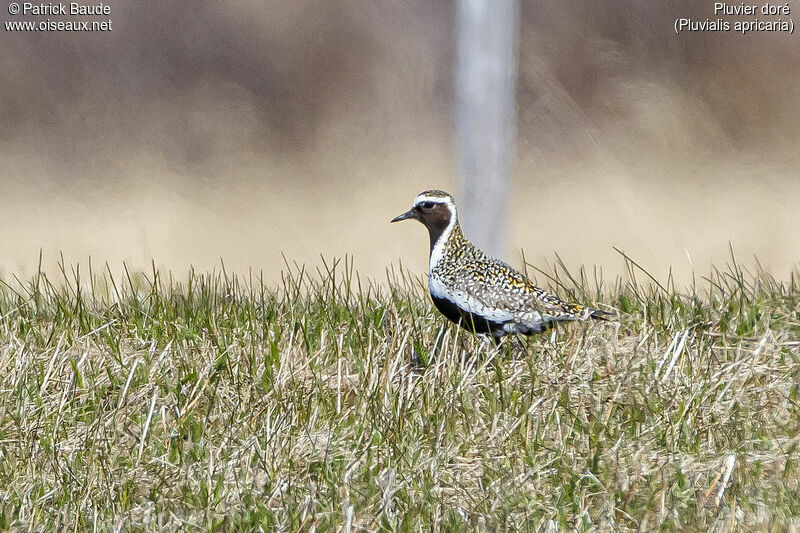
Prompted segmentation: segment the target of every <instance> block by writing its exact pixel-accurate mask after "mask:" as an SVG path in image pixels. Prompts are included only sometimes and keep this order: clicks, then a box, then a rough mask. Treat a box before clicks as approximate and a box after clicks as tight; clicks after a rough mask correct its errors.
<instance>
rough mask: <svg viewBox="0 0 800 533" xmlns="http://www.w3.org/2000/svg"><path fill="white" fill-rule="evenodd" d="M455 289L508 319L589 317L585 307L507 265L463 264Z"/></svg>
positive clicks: (547, 319) (576, 318) (458, 271)
mask: <svg viewBox="0 0 800 533" xmlns="http://www.w3.org/2000/svg"><path fill="white" fill-rule="evenodd" d="M455 277H456V284H455V285H456V287H457V288H458V289H460V290H462V291H464V292H465V293H466V295H467V297H468V298H469V300H470V301H472V302H476V303H478V304H479V305H480V306H481V307H482V308H485V309H495V310H503V311H504V313H505V314H507V315H509V317H508V318H507V319H510V318H516V319H522V320H533V321H539V320H544V321H545V322H547V321H552V320H580V319H583V318H585V316H587V315H588V313H589V311H591V310H589V309H588V308H586V307H583V306H580V305H575V304H569V303H567V302H565V301H563V300H561V299H560V298H558V297H557V296H553V295H552V294H549V293H548V292H547V291H545V290H544V289H540V288H539V287H537V286H535V285H534V284H533V282H531V281H530V280H529V279H528V278H526V277H525V276H524V275H522V274H521V273H520V272H518V271H517V270H515V269H514V268H512V267H510V266H508V265H506V264H505V263H500V262H495V263H492V264H491V265H489V266H487V264H486V263H485V262H483V261H464V262H462V264H461V265H460V268H459V269H458V270H457V272H456V275H455Z"/></svg>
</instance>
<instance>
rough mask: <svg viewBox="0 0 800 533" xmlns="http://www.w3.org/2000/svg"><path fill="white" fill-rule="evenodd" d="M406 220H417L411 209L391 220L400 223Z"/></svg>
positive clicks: (415, 213)
mask: <svg viewBox="0 0 800 533" xmlns="http://www.w3.org/2000/svg"><path fill="white" fill-rule="evenodd" d="M408 218H417V212H416V211H414V210H413V209H409V210H408V211H406V212H405V213H403V214H402V215H398V216H396V217H394V218H393V219H392V222H400V221H401V220H406V219H408Z"/></svg>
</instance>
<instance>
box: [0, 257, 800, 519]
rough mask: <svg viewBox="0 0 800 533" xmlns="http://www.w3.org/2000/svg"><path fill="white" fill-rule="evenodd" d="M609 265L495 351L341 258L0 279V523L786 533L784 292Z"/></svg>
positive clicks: (556, 279) (419, 291)
mask: <svg viewBox="0 0 800 533" xmlns="http://www.w3.org/2000/svg"><path fill="white" fill-rule="evenodd" d="M626 264H627V267H628V272H627V273H626V275H625V276H624V278H620V279H618V280H616V281H615V282H614V283H608V282H605V281H603V280H602V279H600V277H599V275H593V276H589V275H587V273H586V272H584V271H581V272H580V273H578V274H577V275H575V276H572V275H570V273H569V272H567V271H566V269H565V268H563V265H561V264H559V263H557V264H556V265H555V266H554V267H553V268H551V269H550V270H549V271H547V272H543V271H537V272H536V277H538V278H539V279H538V281H539V283H540V284H544V285H548V286H550V287H551V288H552V289H553V290H554V291H555V292H557V293H558V294H560V295H561V296H564V297H570V298H572V299H575V300H577V301H586V302H589V303H592V304H594V305H598V306H601V307H604V308H609V307H610V308H614V309H617V310H619V311H620V320H619V322H612V323H595V324H590V325H588V326H582V325H570V326H567V327H562V328H560V329H559V330H558V331H557V332H555V334H553V335H552V336H540V337H532V338H530V339H526V340H524V341H523V342H521V343H519V342H506V343H503V344H502V345H501V346H500V347H499V348H494V347H492V346H489V345H486V344H484V343H483V342H481V341H480V340H479V339H476V338H474V337H473V336H472V335H470V334H468V333H466V332H464V331H462V330H460V329H459V328H456V327H454V326H452V325H446V324H445V321H444V320H443V318H441V317H440V316H439V315H438V314H437V313H436V312H435V311H434V310H433V308H432V305H431V304H430V302H429V300H428V298H427V295H426V293H425V291H424V287H423V286H422V284H423V282H424V280H421V279H418V278H413V277H410V276H409V275H408V274H407V273H406V272H405V271H403V270H402V269H400V270H395V269H390V271H389V272H388V277H387V280H386V281H384V282H381V283H367V282H365V281H363V280H360V279H359V277H358V275H357V273H356V272H355V271H354V268H353V265H352V262H350V261H348V260H345V261H337V262H333V263H331V262H327V263H326V262H324V261H323V262H322V264H321V265H320V267H319V268H316V269H309V268H306V267H302V266H298V265H287V268H286V270H285V271H284V273H283V277H282V279H283V283H282V285H281V286H279V287H275V288H270V287H269V286H268V285H266V284H265V283H263V282H262V281H261V279H260V277H259V276H257V275H255V274H252V273H251V274H249V275H247V276H244V277H241V276H239V277H237V276H233V275H231V274H228V273H227V272H225V270H224V268H222V269H221V270H220V271H219V272H214V273H208V274H199V273H196V272H192V273H190V274H189V275H188V276H187V277H186V278H185V279H182V280H180V281H178V280H176V279H174V278H173V276H172V275H171V274H170V273H167V272H159V271H158V270H156V269H155V268H154V269H153V270H152V271H151V272H139V273H130V272H128V271H127V270H126V271H125V275H124V276H122V278H121V279H119V278H114V277H113V276H112V275H111V273H110V272H109V271H108V269H107V267H106V268H104V269H103V270H102V272H95V271H93V267H92V265H91V263H90V264H89V268H88V269H85V271H84V270H81V269H80V267H78V266H72V267H70V266H68V265H63V263H62V265H61V274H60V276H58V277H54V278H53V279H49V278H48V277H46V276H45V275H44V274H42V273H41V272H40V273H39V274H37V275H36V276H34V278H33V279H31V280H24V281H23V280H18V279H16V278H14V277H13V276H12V277H11V278H7V279H5V281H4V282H2V283H0V368H2V369H3V372H2V375H1V376H0V529H11V530H23V529H24V530H67V529H70V530H112V529H114V530H119V529H124V530H134V531H155V530H158V531H162V530H167V531H169V530H173V531H174V530H179V529H202V530H214V531H234V530H258V529H259V528H260V529H262V530H264V531H272V530H278V531H311V530H313V529H316V530H318V531H329V530H340V531H359V530H378V529H381V530H398V531H452V530H463V529H479V530H498V529H504V530H534V531H567V530H581V531H606V530H618V531H634V530H640V531H644V530H653V529H656V530H667V531H670V530H672V531H676V530H677V531H680V530H708V529H713V530H715V531H729V530H732V529H734V528H737V527H739V528H743V529H747V530H762V531H773V530H777V529H794V530H797V529H798V528H800V492H799V491H800V481H798V480H800V469H799V468H798V460H800V449H798V444H800V436H799V435H800V390H799V386H800V316H798V310H799V309H800V287H799V286H798V277H797V276H798V273H797V272H794V273H793V274H792V276H791V279H790V281H789V282H782V283H781V282H778V281H776V280H775V279H773V278H772V277H771V276H770V275H769V274H767V273H766V272H764V271H763V270H761V269H758V270H756V271H755V272H749V271H748V270H746V269H744V268H743V267H741V266H740V265H738V264H737V263H736V261H735V259H732V261H731V264H730V265H729V266H727V267H725V268H724V269H722V270H714V271H713V272H712V273H711V274H710V275H709V276H707V277H705V278H701V279H700V280H698V281H696V282H695V283H694V285H693V286H692V287H690V288H689V289H688V290H682V291H679V290H676V288H675V284H674V283H673V282H672V281H671V280H668V281H667V282H666V283H659V282H658V281H656V280H655V279H653V278H651V277H650V276H649V275H648V274H647V273H646V272H645V271H643V270H642V269H641V268H639V267H638V265H636V263H635V262H634V261H633V260H632V259H630V258H627V260H626ZM414 362H422V364H414Z"/></svg>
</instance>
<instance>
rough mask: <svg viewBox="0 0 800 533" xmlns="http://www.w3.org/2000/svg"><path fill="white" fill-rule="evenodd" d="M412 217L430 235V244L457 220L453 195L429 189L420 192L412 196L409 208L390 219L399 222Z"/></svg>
mask: <svg viewBox="0 0 800 533" xmlns="http://www.w3.org/2000/svg"><path fill="white" fill-rule="evenodd" d="M410 218H413V219H415V220H419V221H420V222H422V223H423V224H424V225H425V227H426V228H428V232H429V233H430V237H431V245H433V243H435V242H436V241H437V240H438V239H439V236H440V235H442V233H444V232H445V231H446V230H448V228H452V227H453V225H454V224H455V223H456V222H457V220H458V215H457V213H456V202H455V200H453V197H452V196H451V195H450V194H448V193H446V192H444V191H437V190H430V191H425V192H421V193H419V194H418V195H417V197H416V198H414V204H413V205H412V206H411V209H409V210H408V211H406V212H405V213H403V214H402V215H398V216H396V217H394V218H393V219H392V222H400V221H401V220H408V219H410Z"/></svg>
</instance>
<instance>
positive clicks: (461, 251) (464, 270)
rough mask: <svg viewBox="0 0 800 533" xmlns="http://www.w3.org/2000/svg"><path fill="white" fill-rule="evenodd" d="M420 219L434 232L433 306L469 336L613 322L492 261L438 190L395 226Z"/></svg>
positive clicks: (450, 200)
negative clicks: (470, 333)
mask: <svg viewBox="0 0 800 533" xmlns="http://www.w3.org/2000/svg"><path fill="white" fill-rule="evenodd" d="M410 218H413V219H416V220H419V221H420V222H422V223H423V224H424V225H425V227H427V228H428V234H429V236H430V246H431V250H430V254H431V255H430V263H429V266H428V289H429V290H430V293H431V298H432V299H433V303H434V304H435V305H436V307H437V308H438V309H439V311H441V312H442V314H443V315H444V316H446V317H447V318H448V319H450V320H451V321H453V322H455V323H457V324H460V325H461V326H462V327H464V328H465V329H467V330H469V331H475V332H476V333H479V334H486V335H491V336H492V337H493V338H494V339H495V340H498V339H500V337H503V336H504V335H509V334H517V333H521V334H523V335H531V334H533V333H542V332H544V331H546V330H547V329H548V328H551V327H553V326H554V325H555V324H556V323H557V322H563V321H574V320H580V321H585V320H588V319H589V318H595V319H607V318H608V317H609V316H611V314H610V313H606V312H605V311H599V310H597V309H591V308H589V307H584V306H581V305H577V304H570V303H567V302H564V301H562V300H561V299H559V298H557V297H556V296H553V295H550V294H548V293H547V292H545V291H544V290H543V289H540V288H539V287H536V286H535V285H534V284H533V283H532V282H531V281H530V280H529V279H528V278H526V277H525V276H524V275H523V274H522V273H520V272H518V271H517V270H515V269H514V268H512V267H510V266H509V265H507V264H506V263H504V262H502V261H500V260H498V259H495V258H493V257H490V256H489V255H487V254H486V253H484V252H483V251H482V250H480V249H479V248H478V247H476V246H475V245H474V244H472V243H471V242H470V241H469V240H468V239H467V238H466V237H465V236H464V233H463V232H462V231H461V226H460V225H459V223H458V214H457V211H456V204H455V201H454V200H453V197H452V196H451V195H450V194H448V193H446V192H444V191H438V190H430V191H425V192H422V193H420V194H419V195H417V197H416V198H415V199H414V205H413V206H412V207H411V209H409V210H408V211H406V212H405V213H403V214H402V215H400V216H397V217H395V218H394V219H392V222H399V221H401V220H407V219H410Z"/></svg>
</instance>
